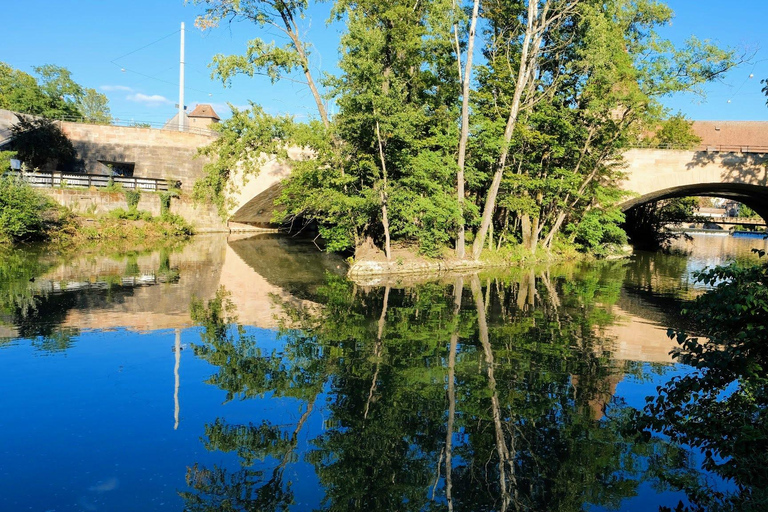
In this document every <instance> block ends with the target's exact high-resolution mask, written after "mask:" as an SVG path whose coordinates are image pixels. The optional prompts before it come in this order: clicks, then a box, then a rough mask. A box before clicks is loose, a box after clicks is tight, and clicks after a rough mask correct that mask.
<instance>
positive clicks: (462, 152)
mask: <svg viewBox="0 0 768 512" xmlns="http://www.w3.org/2000/svg"><path fill="white" fill-rule="evenodd" d="M479 10H480V0H474V3H473V6H472V20H471V21H470V24H469V39H468V41H467V62H466V63H465V66H464V75H463V76H462V73H461V48H459V40H458V27H456V26H455V25H454V32H455V40H456V43H455V44H456V55H457V56H458V60H459V80H460V81H461V135H460V137H459V157H458V162H457V163H458V167H459V169H458V171H457V172H456V196H457V197H456V199H457V200H458V204H459V215H460V217H461V218H460V221H459V229H458V232H457V234H456V257H457V258H464V254H465V247H464V245H465V237H464V165H465V162H466V157H467V139H468V138H469V82H470V80H471V78H472V54H473V52H474V48H475V32H476V28H477V15H478V11H479Z"/></svg>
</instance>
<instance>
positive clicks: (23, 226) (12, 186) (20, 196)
mask: <svg viewBox="0 0 768 512" xmlns="http://www.w3.org/2000/svg"><path fill="white" fill-rule="evenodd" d="M54 209H55V206H54V205H53V203H52V202H51V201H50V200H49V199H48V198H47V197H45V196H43V195H42V194H40V193H38V192H36V191H35V190H33V189H32V187H30V186H29V185H28V184H26V183H25V182H24V181H22V180H21V179H17V178H14V177H6V176H4V177H0V240H2V241H5V242H19V241H25V240H34V239H42V238H46V237H47V225H46V224H47V223H46V214H47V213H48V212H50V211H51V210H54Z"/></svg>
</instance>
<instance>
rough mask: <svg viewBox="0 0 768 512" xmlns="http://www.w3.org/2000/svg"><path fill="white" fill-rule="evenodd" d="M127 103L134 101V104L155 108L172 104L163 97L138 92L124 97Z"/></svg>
mask: <svg viewBox="0 0 768 512" xmlns="http://www.w3.org/2000/svg"><path fill="white" fill-rule="evenodd" d="M125 99H127V100H128V101H135V102H136V103H143V104H145V105H147V106H150V107H156V106H159V105H168V104H172V103H173V102H172V101H171V100H169V99H168V98H166V97H165V96H161V95H159V94H152V95H147V94H142V93H140V92H137V93H136V94H129V95H128V96H126V97H125Z"/></svg>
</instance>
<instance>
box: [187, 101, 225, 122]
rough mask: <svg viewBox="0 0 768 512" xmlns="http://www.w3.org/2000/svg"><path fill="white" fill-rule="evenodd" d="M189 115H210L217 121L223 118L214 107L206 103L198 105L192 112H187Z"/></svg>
mask: <svg viewBox="0 0 768 512" xmlns="http://www.w3.org/2000/svg"><path fill="white" fill-rule="evenodd" d="M187 117H210V118H211V119H215V120H217V121H220V120H221V118H220V117H219V116H217V115H216V112H215V111H214V110H213V107H212V106H210V105H205V104H201V105H197V106H196V107H195V109H194V110H193V111H192V112H190V113H189V114H187Z"/></svg>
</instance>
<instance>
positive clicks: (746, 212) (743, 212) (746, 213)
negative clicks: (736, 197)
mask: <svg viewBox="0 0 768 512" xmlns="http://www.w3.org/2000/svg"><path fill="white" fill-rule="evenodd" d="M738 216H739V217H747V218H750V219H757V218H760V215H759V214H758V213H757V212H756V211H755V210H753V209H752V208H750V207H749V206H747V205H745V204H744V203H739V213H738Z"/></svg>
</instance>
